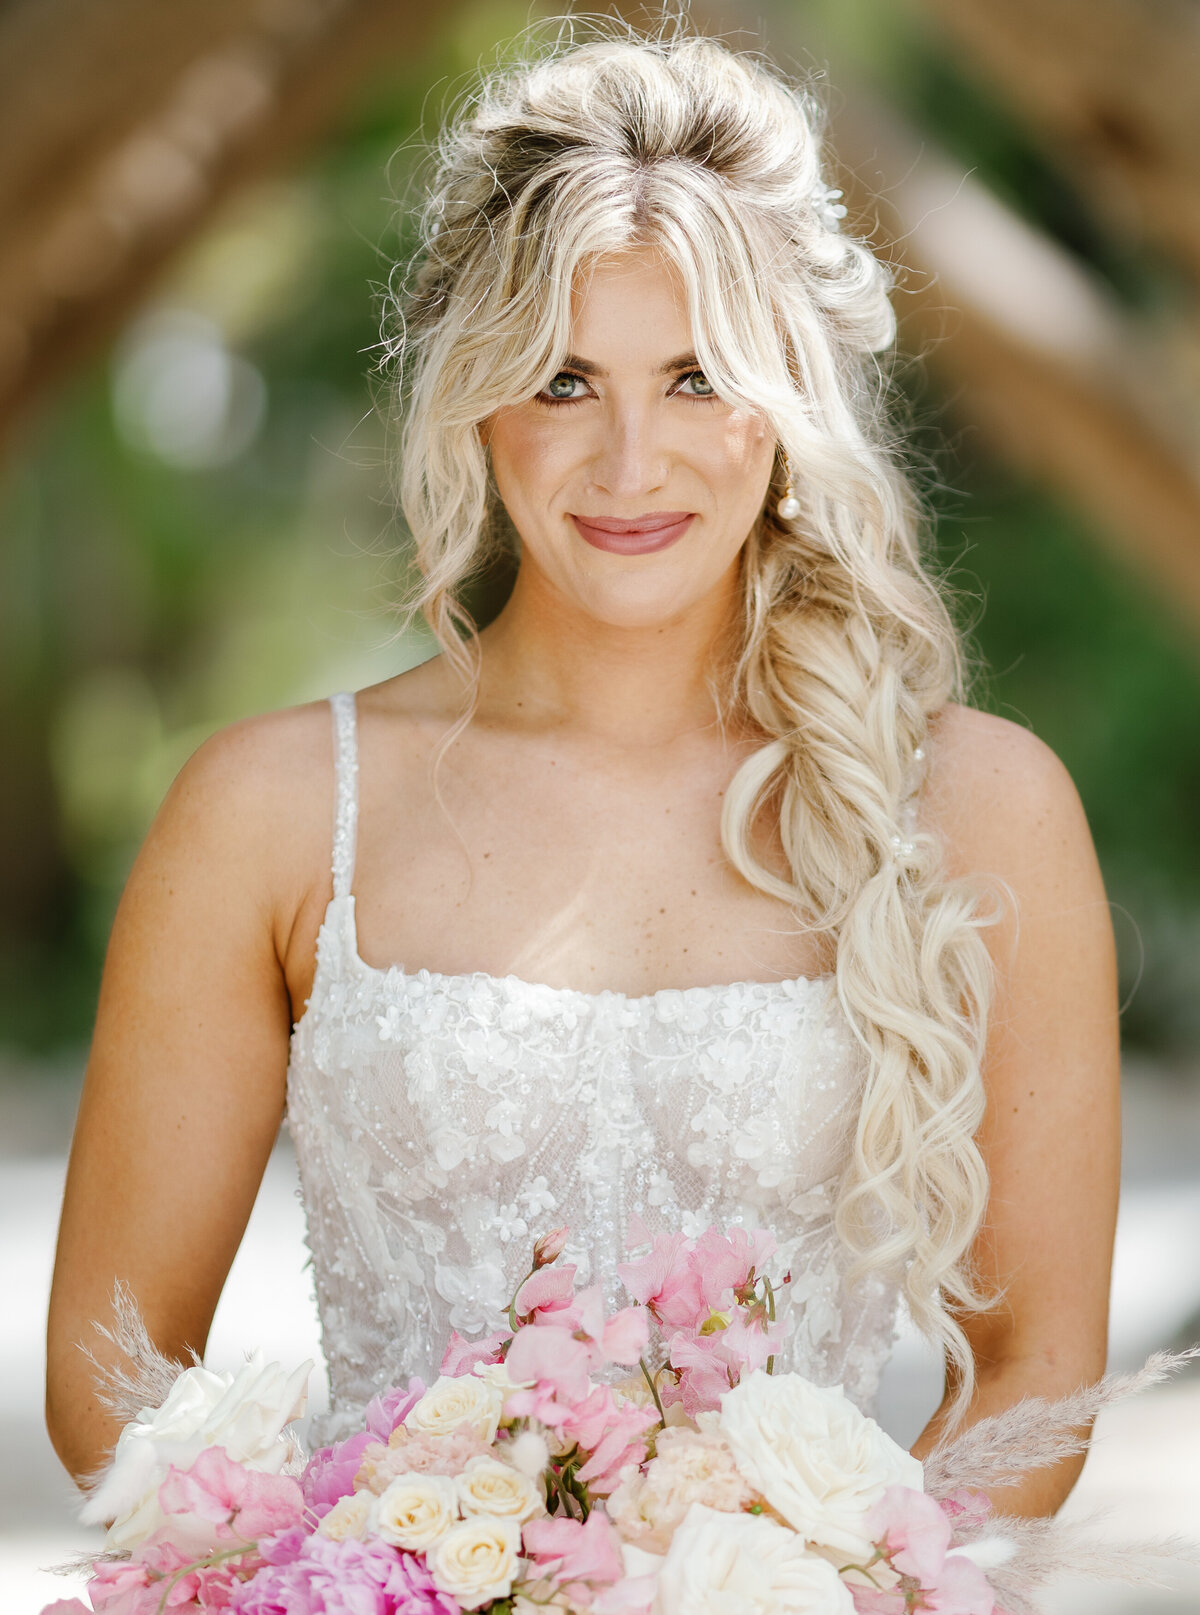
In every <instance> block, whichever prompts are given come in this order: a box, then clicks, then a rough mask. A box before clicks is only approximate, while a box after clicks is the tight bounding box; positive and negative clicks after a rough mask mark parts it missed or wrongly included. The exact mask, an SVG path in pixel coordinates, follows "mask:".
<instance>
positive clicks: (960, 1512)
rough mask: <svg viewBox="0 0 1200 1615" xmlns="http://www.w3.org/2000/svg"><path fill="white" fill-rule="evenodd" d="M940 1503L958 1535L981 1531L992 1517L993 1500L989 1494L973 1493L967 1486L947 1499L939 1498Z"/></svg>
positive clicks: (960, 1488)
mask: <svg viewBox="0 0 1200 1615" xmlns="http://www.w3.org/2000/svg"><path fill="white" fill-rule="evenodd" d="M938 1503H939V1504H940V1505H941V1509H942V1512H943V1513H944V1514H945V1516H946V1518H947V1519H948V1520H949V1521H950V1524H951V1525H952V1526H953V1528H954V1532H955V1534H956V1535H958V1534H959V1533H960V1532H966V1531H970V1532H975V1531H978V1530H980V1529H981V1528H982V1527H983V1526H985V1525H986V1524H987V1522H988V1520H989V1519H990V1518H991V1515H992V1500H991V1498H990V1497H989V1496H988V1494H987V1493H986V1492H975V1491H971V1490H970V1489H969V1488H968V1487H966V1486H960V1487H959V1488H958V1490H957V1491H956V1492H951V1493H950V1494H949V1496H947V1497H939V1498H938Z"/></svg>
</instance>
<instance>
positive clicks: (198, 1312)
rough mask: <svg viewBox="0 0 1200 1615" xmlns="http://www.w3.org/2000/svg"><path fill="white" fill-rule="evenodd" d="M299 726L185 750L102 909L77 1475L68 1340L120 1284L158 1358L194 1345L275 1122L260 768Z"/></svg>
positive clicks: (62, 1430)
mask: <svg viewBox="0 0 1200 1615" xmlns="http://www.w3.org/2000/svg"><path fill="white" fill-rule="evenodd" d="M304 724H307V732H308V733H310V734H311V733H312V732H313V730H312V718H311V714H309V715H307V716H304V715H302V711H301V712H297V713H287V714H277V715H275V716H273V717H272V718H269V719H258V720H254V721H253V722H250V723H246V724H241V725H237V726H235V727H234V728H232V729H229V730H226V731H224V732H222V733H221V734H219V735H217V736H215V737H214V738H213V739H212V740H211V741H209V742H208V743H207V744H206V745H205V746H203V747H202V748H201V749H200V751H199V752H198V753H197V754H196V756H195V757H193V758H192V760H191V762H189V763H188V765H187V766H186V767H185V768H184V770H183V771H182V773H181V774H180V776H179V778H178V779H177V780H176V782H175V784H174V786H173V787H172V789H171V791H170V792H169V794H168V796H167V799H166V801H165V802H164V804H163V807H162V809H161V810H160V812H159V815H158V817H157V819H156V820H155V823H154V825H153V827H152V829H151V831H150V833H149V835H148V837H147V839H146V842H145V845H144V847H143V848H142V850H141V853H140V854H139V856H138V859H137V862H136V864H135V865H134V868H133V871H132V873H131V875H130V878H129V881H128V884H127V886H126V889H125V892H124V895H123V896H122V899H121V903H120V906H119V909H118V912H117V916H116V920H115V922H114V926H113V932H112V937H111V940H110V944H109V949H108V956H107V960H106V963H105V969H104V977H103V982H102V986H101V991H100V1003H99V1009H98V1013H97V1019H96V1027H95V1034H94V1038H93V1043H92V1050H91V1056H90V1059H89V1062H88V1068H87V1074H86V1078H85V1082H84V1092H83V1100H82V1104H81V1107H80V1112H79V1119H78V1123H77V1126H76V1131H75V1138H74V1142H73V1144H72V1148H71V1159H70V1165H69V1169H68V1173H67V1185H66V1195H65V1200H64V1205H63V1213H62V1222H61V1226H60V1229H59V1241H58V1254H57V1258H56V1262H55V1270H54V1283H53V1288H52V1292H51V1299H50V1317H49V1333H48V1350H47V1385H46V1419H47V1425H48V1427H49V1431H50V1436H51V1440H52V1441H53V1443H54V1446H55V1449H56V1450H57V1452H58V1454H59V1456H60V1458H61V1459H62V1461H63V1463H64V1464H65V1465H66V1466H67V1468H68V1469H69V1470H70V1471H71V1472H72V1473H73V1474H74V1475H75V1476H76V1477H80V1476H82V1475H84V1474H85V1473H87V1472H88V1471H90V1470H92V1469H93V1468H95V1467H96V1466H97V1465H98V1464H99V1463H100V1462H101V1461H102V1459H103V1458H104V1456H105V1455H106V1452H107V1451H108V1449H109V1448H110V1447H111V1444H112V1442H113V1440H114V1439H115V1437H116V1434H117V1428H116V1426H115V1424H114V1421H113V1420H112V1418H111V1416H110V1415H109V1414H108V1413H107V1412H106V1411H105V1409H104V1408H103V1407H102V1406H101V1405H100V1404H99V1403H98V1401H97V1400H96V1397H95V1395H94V1392H93V1386H92V1378H91V1370H90V1368H89V1365H88V1363H87V1361H86V1359H85V1358H84V1356H83V1353H82V1352H81V1351H79V1350H78V1343H79V1342H84V1343H85V1344H86V1345H88V1346H89V1347H90V1348H98V1347H99V1346H101V1345H102V1344H103V1343H102V1342H101V1341H100V1338H99V1336H97V1335H96V1333H95V1331H94V1330H93V1328H92V1322H93V1320H101V1321H105V1322H107V1321H108V1320H109V1319H110V1318H111V1315H112V1305H111V1303H112V1291H113V1284H114V1281H115V1280H117V1279H122V1280H124V1281H125V1282H126V1283H127V1284H128V1285H129V1287H130V1289H131V1290H132V1292H133V1296H134V1298H135V1300H136V1302H137V1304H138V1306H139V1308H140V1310H141V1312H142V1314H143V1316H144V1318H145V1321H146V1325H147V1328H148V1330H149V1333H150V1335H151V1338H152V1339H153V1340H154V1341H155V1343H156V1344H157V1345H158V1346H159V1347H160V1349H161V1350H163V1351H164V1352H166V1353H167V1354H168V1355H170V1356H178V1357H181V1358H182V1357H183V1356H185V1355H186V1351H187V1348H188V1347H194V1348H195V1349H196V1350H197V1351H198V1352H202V1351H203V1349H204V1344H205V1341H206V1339H207V1336H208V1330H209V1326H210V1324H211V1322H212V1316H213V1312H214V1310H215V1308H216V1304H217V1300H218V1297H219V1295H220V1292H221V1286H222V1284H223V1283H224V1280H225V1276H226V1274H227V1272H228V1270H229V1266H230V1263H231V1262H232V1260H233V1256H234V1253H235V1252H236V1250H237V1246H238V1243H239V1241H240V1239H241V1236H242V1233H243V1231H244V1229H245V1226H246V1222H247V1219H248V1217H249V1215H250V1210H251V1207H252V1206H253V1203H254V1197H255V1194H256V1192H257V1190H258V1185H259V1182H260V1180H261V1178H262V1173H263V1169H264V1167H265V1165H266V1161H267V1157H268V1155H269V1153H270V1150H271V1146H272V1143H273V1141H274V1139H275V1136H276V1132H277V1130H278V1127H279V1123H280V1118H281V1116H282V1112H283V1105H284V1092H285V1074H286V1068H287V1054H288V1037H289V1033H290V1027H291V1014H290V1005H289V999H288V993H287V986H286V982H285V978H284V973H283V970H282V968H281V964H280V957H281V948H280V945H279V944H280V937H281V933H282V930H283V929H284V928H286V924H287V917H286V916H287V910H288V908H289V906H291V907H292V911H293V912H294V904H291V905H290V904H289V899H290V897H291V896H292V895H293V894H290V893H289V892H288V890H287V887H288V880H289V877H288V875H287V872H286V868H285V857H284V853H283V851H282V848H283V846H284V843H285V842H287V841H288V837H287V836H286V835H285V834H284V830H285V828H286V826H285V825H283V824H281V823H280V816H281V814H284V815H286V813H287V808H286V805H285V804H286V801H287V799H288V794H289V793H288V790H287V787H288V786H289V785H292V786H294V781H289V780H286V779H282V778H281V777H280V774H279V770H278V768H277V766H276V763H275V757H276V754H285V746H286V745H287V744H288V743H289V742H291V741H293V740H294V739H295V738H296V737H297V734H298V733H299V726H301V725H304ZM327 749H328V748H327ZM310 794H311V793H310ZM325 817H326V819H327V818H328V814H326V815H325ZM317 868H318V869H319V868H320V865H317ZM97 1355H99V1356H103V1355H104V1353H103V1352H99V1351H98V1352H97Z"/></svg>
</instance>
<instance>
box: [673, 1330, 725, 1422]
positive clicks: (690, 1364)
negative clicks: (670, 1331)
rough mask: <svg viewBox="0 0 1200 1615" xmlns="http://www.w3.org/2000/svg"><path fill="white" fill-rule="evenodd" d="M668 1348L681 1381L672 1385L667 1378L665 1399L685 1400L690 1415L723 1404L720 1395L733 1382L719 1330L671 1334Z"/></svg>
mask: <svg viewBox="0 0 1200 1615" xmlns="http://www.w3.org/2000/svg"><path fill="white" fill-rule="evenodd" d="M667 1351H668V1361H669V1362H670V1364H671V1367H672V1368H673V1369H675V1370H676V1372H677V1373H678V1375H679V1381H678V1384H675V1385H673V1384H671V1382H670V1380H669V1379H668V1380H667V1382H666V1383H665V1384H664V1385H663V1387H662V1391H661V1396H662V1400H663V1402H664V1403H666V1404H670V1403H672V1402H682V1403H683V1411H684V1412H685V1413H686V1414H687V1416H688V1418H689V1419H694V1418H695V1417H696V1415H697V1413H705V1412H709V1411H711V1410H712V1409H714V1408H718V1407H720V1405H721V1398H722V1397H723V1396H724V1395H725V1392H726V1391H727V1390H728V1389H729V1387H730V1385H731V1384H732V1383H733V1381H732V1380H731V1378H730V1373H729V1362H728V1359H727V1357H726V1354H725V1352H724V1350H723V1349H722V1345H721V1337H720V1334H714V1335H685V1334H678V1335H672V1336H671V1339H670V1341H669V1342H668V1345H667Z"/></svg>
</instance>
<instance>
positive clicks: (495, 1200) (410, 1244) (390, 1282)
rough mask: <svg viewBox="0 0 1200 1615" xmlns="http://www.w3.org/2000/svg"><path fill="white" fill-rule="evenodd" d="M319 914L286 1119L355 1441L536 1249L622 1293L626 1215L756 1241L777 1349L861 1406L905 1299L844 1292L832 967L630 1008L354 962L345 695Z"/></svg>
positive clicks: (493, 1309)
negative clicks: (763, 1240)
mask: <svg viewBox="0 0 1200 1615" xmlns="http://www.w3.org/2000/svg"><path fill="white" fill-rule="evenodd" d="M332 708H333V717H334V725H335V736H336V757H337V809H336V829H335V835H334V847H333V893H334V895H333V899H332V901H331V902H330V904H329V907H328V909H327V910H326V913H325V918H324V922H323V923H322V926H321V930H320V934H319V939H318V947H317V967H316V975H315V978H314V981H313V986H312V995H311V997H310V999H309V1001H308V1005H307V1007H306V1009H305V1012H304V1014H303V1015H302V1016H301V1018H300V1020H299V1021H298V1023H297V1024H296V1027H295V1029H294V1031H293V1034H292V1044H291V1060H290V1064H289V1068H288V1088H287V1118H288V1126H289V1129H290V1131H291V1135H292V1138H293V1140H294V1143H295V1148H296V1155H297V1159H298V1163H299V1168H300V1179H301V1184H302V1189H303V1199H304V1205H305V1210H306V1213H307V1218H308V1243H309V1247H310V1249H311V1251H312V1266H313V1276H314V1280H315V1285H316V1294H317V1303H318V1306H319V1309H320V1316H321V1328H322V1334H323V1339H324V1347H325V1354H326V1357H327V1360H328V1365H329V1376H330V1393H331V1411H330V1413H329V1414H328V1415H325V1416H324V1417H323V1418H321V1419H320V1420H319V1421H315V1428H314V1430H313V1431H312V1436H311V1438H312V1440H314V1441H316V1442H319V1441H323V1440H331V1439H335V1438H337V1437H339V1436H341V1435H344V1434H348V1433H349V1432H350V1431H351V1430H352V1429H353V1428H354V1427H355V1422H356V1419H357V1416H358V1415H359V1414H360V1413H361V1410H362V1408H363V1406H364V1404H365V1403H366V1402H367V1401H368V1400H369V1399H370V1397H371V1396H373V1395H374V1394H375V1393H376V1391H378V1390H380V1389H381V1388H382V1387H383V1386H385V1385H388V1384H392V1383H396V1382H397V1381H400V1382H403V1381H404V1380H405V1379H406V1378H407V1376H408V1375H410V1374H419V1375H420V1376H421V1377H422V1378H424V1379H425V1380H426V1382H430V1381H431V1380H432V1379H433V1378H434V1377H436V1375H437V1372H438V1365H439V1362H440V1360H441V1356H442V1352H443V1350H444V1348H445V1346H446V1343H447V1341H448V1340H449V1336H450V1331H451V1330H452V1329H457V1330H458V1331H459V1332H460V1333H462V1334H464V1335H467V1336H471V1335H474V1334H477V1333H481V1332H484V1331H489V1330H491V1329H493V1328H495V1327H497V1326H498V1325H499V1324H500V1323H501V1322H502V1320H503V1317H504V1313H505V1309H506V1307H507V1304H508V1301H509V1298H510V1296H511V1294H512V1291H513V1289H514V1288H515V1286H516V1285H517V1283H518V1282H519V1281H520V1279H521V1278H522V1277H523V1276H524V1274H525V1273H526V1271H527V1270H528V1266H529V1257H530V1249H531V1245H532V1242H533V1240H534V1238H535V1237H536V1236H537V1235H539V1234H541V1233H544V1232H545V1231H546V1230H548V1229H550V1228H553V1227H556V1226H559V1225H562V1224H567V1225H569V1227H570V1231H571V1232H570V1240H569V1243H568V1245H567V1249H566V1253H565V1255H564V1257H563V1260H564V1261H571V1262H574V1263H575V1264H576V1265H577V1267H578V1269H579V1281H580V1282H588V1283H599V1284H601V1285H602V1286H603V1288H604V1291H605V1294H606V1295H607V1297H608V1298H609V1301H610V1304H612V1305H621V1304H625V1303H624V1300H623V1297H622V1290H621V1286H620V1281H619V1280H618V1278H617V1275H616V1265H617V1263H618V1262H619V1261H621V1260H622V1259H623V1256H624V1247H625V1234H626V1229H627V1226H628V1224H629V1221H630V1219H631V1218H632V1217H634V1216H637V1217H640V1218H641V1219H642V1220H643V1222H644V1223H645V1224H646V1226H647V1227H648V1228H649V1229H650V1230H652V1231H654V1232H657V1231H660V1230H668V1231H671V1230H676V1229H681V1230H683V1232H684V1233H686V1234H696V1233H700V1232H701V1231H703V1229H705V1228H706V1227H708V1226H709V1225H710V1224H714V1223H715V1224H716V1225H717V1226H718V1227H720V1228H727V1227H728V1226H730V1225H731V1224H734V1223H741V1224H744V1225H746V1226H749V1227H764V1228H769V1229H771V1230H772V1232H773V1233H774V1234H775V1236H776V1238H777V1239H778V1241H779V1252H778V1255H777V1256H776V1257H775V1259H774V1260H773V1262H772V1263H771V1274H772V1277H773V1278H774V1279H776V1280H780V1279H782V1278H783V1276H784V1274H785V1273H788V1272H790V1274H791V1282H790V1285H789V1286H788V1292H787V1293H788V1295H789V1301H788V1303H787V1306H788V1335H787V1343H786V1346H785V1348H784V1350H783V1351H782V1352H781V1354H780V1356H779V1359H778V1366H779V1368H781V1369H794V1370H796V1371H798V1372H800V1373H803V1374H806V1375H808V1376H809V1377H810V1378H811V1379H813V1380H816V1381H818V1382H819V1383H822V1384H842V1385H844V1386H845V1388H846V1391H847V1393H848V1394H849V1395H850V1396H851V1397H853V1398H854V1400H855V1401H856V1402H857V1403H858V1404H859V1405H860V1406H861V1407H863V1408H864V1409H865V1410H867V1411H871V1409H872V1406H873V1401H874V1397H875V1393H876V1390H877V1387H878V1383H879V1376H880V1372H881V1370H882V1368H883V1366H884V1363H885V1362H886V1360H887V1357H888V1355H889V1352H890V1350H891V1346H892V1341H893V1337H894V1326H895V1314H896V1297H897V1290H896V1285H895V1283H894V1282H889V1281H888V1280H885V1279H883V1278H881V1277H878V1276H875V1277H872V1278H870V1279H868V1280H867V1281H866V1282H864V1283H862V1284H860V1285H858V1286H856V1287H855V1288H854V1289H853V1290H849V1289H848V1288H847V1286H846V1282H845V1270H846V1267H847V1253H846V1251H845V1249H844V1247H843V1246H842V1244H841V1242H840V1241H839V1239H838V1236H837V1233H836V1231H835V1229H834V1225H833V1215H832V1214H833V1206H834V1199H835V1195H836V1190H837V1185H838V1181H839V1178H840V1175H841V1173H842V1171H843V1168H844V1165H845V1162H846V1159H847V1152H848V1149H849V1144H850V1139H851V1137H852V1135H853V1129H854V1124H855V1118H856V1114H857V1106H858V1101H859V1098H860V1094H861V1088H862V1082H863V1077H864V1072H865V1056H864V1054H863V1051H862V1050H861V1048H860V1046H859V1045H858V1044H857V1042H856V1041H855V1039H854V1038H853V1036H852V1034H851V1032H850V1029H849V1026H848V1025H847V1023H846V1020H845V1018H844V1016H843V1014H842V1011H841V1009H840V1007H839V1004H838V1000H837V996H836V993H835V991H834V984H833V979H832V978H831V977H817V978H808V977H801V978H800V979H799V980H795V981H779V982H735V983H732V984H730V985H727V986H718V987H690V988H685V989H683V990H676V989H668V990H664V991H661V992H656V993H651V994H647V995H646V996H645V997H640V998H631V997H627V996H626V995H625V994H624V993H619V992H600V993H587V992H576V991H574V990H571V989H569V988H558V987H546V986H538V985H535V984H533V983H531V982H526V981H522V980H519V979H518V978H517V977H515V976H503V977H496V976H489V975H486V974H483V973H482V972H476V973H474V974H471V975H464V976H448V975H441V974H438V973H436V972H432V971H428V970H415V971H409V970H407V969H405V968H404V967H403V966H401V965H393V966H392V967H391V968H389V969H386V970H383V969H376V968H373V967H372V966H370V965H367V964H365V963H364V962H363V960H362V959H361V958H360V956H359V953H358V942H357V935H356V929H355V917H354V896H353V893H352V891H351V886H352V882H353V874H354V850H355V832H356V825H357V815H358V793H357V773H358V762H357V745H356V726H355V704H354V697H353V696H352V695H348V694H342V695H337V696H334V697H333V698H332Z"/></svg>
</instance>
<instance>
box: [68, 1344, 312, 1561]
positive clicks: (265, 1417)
mask: <svg viewBox="0 0 1200 1615" xmlns="http://www.w3.org/2000/svg"><path fill="white" fill-rule="evenodd" d="M312 1366H313V1365H312V1363H311V1362H307V1363H304V1364H302V1365H301V1366H300V1367H299V1368H297V1369H296V1370H295V1372H294V1373H291V1374H289V1373H288V1372H287V1370H286V1369H284V1368H282V1367H280V1365H279V1364H278V1363H269V1362H267V1361H266V1359H265V1358H264V1356H263V1354H262V1352H261V1351H256V1352H255V1353H254V1355H253V1356H252V1357H249V1358H248V1359H247V1360H246V1362H245V1363H244V1364H243V1366H242V1367H241V1368H240V1369H239V1370H238V1371H237V1372H236V1373H234V1372H232V1371H226V1372H224V1373H220V1374H217V1373H213V1372H212V1371H211V1370H209V1369H207V1368H187V1369H185V1370H184V1371H183V1373H181V1374H180V1375H179V1377H178V1378H177V1379H176V1381H175V1383H174V1384H173V1385H172V1386H171V1389H170V1391H169V1392H168V1394H167V1397H166V1400H165V1401H164V1402H163V1403H162V1405H161V1407H157V1408H143V1409H142V1410H141V1412H140V1413H139V1414H138V1415H137V1417H136V1418H135V1419H133V1420H132V1422H131V1423H129V1424H127V1425H126V1426H125V1428H124V1429H123V1430H122V1431H121V1434H120V1436H119V1437H118V1439H117V1445H116V1450H115V1451H114V1453H113V1457H112V1462H111V1463H110V1465H109V1467H108V1469H107V1470H106V1471H105V1473H104V1476H103V1477H102V1479H101V1481H100V1484H99V1486H97V1487H96V1489H95V1490H94V1491H93V1492H92V1494H91V1496H90V1497H89V1498H88V1500H87V1502H86V1504H85V1505H84V1507H83V1509H82V1511H81V1513H80V1518H81V1519H82V1520H83V1522H84V1524H85V1525H101V1524H103V1522H104V1521H105V1520H111V1521H112V1524H111V1525H110V1526H109V1530H108V1535H107V1536H106V1537H105V1539H104V1546H105V1548H106V1549H107V1550H108V1551H110V1552H111V1551H113V1550H116V1549H121V1548H134V1547H136V1546H137V1545H138V1543H139V1542H144V1541H145V1539H146V1538H147V1537H148V1536H150V1535H151V1533H152V1532H154V1531H157V1530H158V1529H159V1528H160V1527H161V1526H163V1525H164V1524H166V1523H167V1516H166V1515H164V1513H163V1511H162V1509H161V1508H160V1507H159V1503H158V1488H159V1486H160V1485H161V1484H162V1482H163V1481H164V1480H165V1479H166V1478H167V1470H168V1469H169V1468H170V1467H171V1465H172V1464H173V1465H174V1466H175V1468H176V1469H188V1468H190V1467H191V1465H192V1464H193V1463H194V1462H195V1460H196V1459H197V1458H198V1457H199V1456H200V1454H201V1453H202V1452H203V1451H204V1449H205V1447H224V1449H225V1451H226V1452H227V1453H228V1454H229V1456H230V1458H232V1459H233V1460H234V1462H235V1463H240V1464H244V1465H245V1466H246V1468H247V1469H257V1470H260V1471H264V1472H265V1473H267V1474H272V1475H278V1474H280V1473H282V1471H283V1470H285V1469H286V1468H288V1467H289V1466H290V1465H292V1464H294V1463H296V1462H298V1461H302V1460H303V1453H302V1451H301V1449H300V1446H299V1444H298V1443H297V1441H296V1439H295V1437H294V1436H293V1435H292V1434H291V1432H290V1431H289V1430H287V1429H286V1426H287V1425H289V1424H290V1423H291V1421H292V1420H293V1419H298V1418H299V1417H300V1416H301V1414H302V1413H303V1412H304V1407H305V1401H306V1399H307V1388H308V1376H309V1374H310V1373H311V1372H312Z"/></svg>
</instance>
